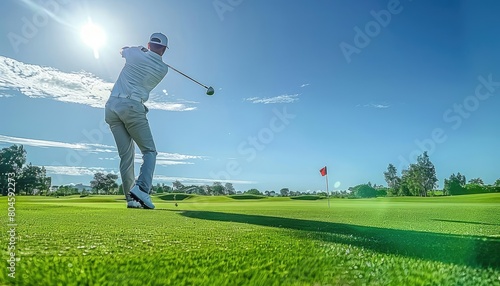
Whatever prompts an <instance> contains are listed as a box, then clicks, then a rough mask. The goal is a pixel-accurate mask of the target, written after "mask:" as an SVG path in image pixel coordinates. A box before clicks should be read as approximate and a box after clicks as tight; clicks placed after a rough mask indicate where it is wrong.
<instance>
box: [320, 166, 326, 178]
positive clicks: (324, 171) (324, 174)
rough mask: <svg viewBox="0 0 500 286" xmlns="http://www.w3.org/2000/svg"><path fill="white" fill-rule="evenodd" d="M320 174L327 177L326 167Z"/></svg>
mask: <svg viewBox="0 0 500 286" xmlns="http://www.w3.org/2000/svg"><path fill="white" fill-rule="evenodd" d="M319 172H320V173H321V176H326V174H327V173H326V166H324V167H323V168H321V170H319Z"/></svg>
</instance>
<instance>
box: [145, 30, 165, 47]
mask: <svg viewBox="0 0 500 286" xmlns="http://www.w3.org/2000/svg"><path fill="white" fill-rule="evenodd" d="M149 42H150V43H152V44H157V45H160V46H164V47H167V49H168V39H167V36H165V35H163V34H162V33H153V34H152V35H151V37H149Z"/></svg>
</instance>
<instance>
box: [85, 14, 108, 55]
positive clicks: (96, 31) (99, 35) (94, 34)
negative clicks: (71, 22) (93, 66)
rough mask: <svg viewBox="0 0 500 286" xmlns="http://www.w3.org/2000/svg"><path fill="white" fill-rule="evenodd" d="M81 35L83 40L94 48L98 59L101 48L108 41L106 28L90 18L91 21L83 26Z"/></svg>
mask: <svg viewBox="0 0 500 286" xmlns="http://www.w3.org/2000/svg"><path fill="white" fill-rule="evenodd" d="M80 35H81V37H82V40H83V42H84V43H85V44H87V45H88V46H89V47H91V48H92V49H93V50H94V57H95V58H96V59H98V58H99V48H100V47H102V46H103V45H104V44H105V42H106V34H105V33H104V30H103V29H101V27H99V26H98V25H96V24H94V23H92V21H90V20H89V22H87V24H85V25H84V26H83V27H82V29H81V32H80Z"/></svg>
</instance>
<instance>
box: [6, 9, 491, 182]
mask: <svg viewBox="0 0 500 286" xmlns="http://www.w3.org/2000/svg"><path fill="white" fill-rule="evenodd" d="M0 5H1V9H2V11H9V13H4V14H5V15H4V16H3V17H2V19H0V22H1V25H0V32H1V33H0V34H1V35H2V37H1V38H0V56H1V58H0V71H1V73H0V116H1V122H2V124H1V125H0V147H2V148H3V147H7V146H10V145H12V144H14V143H18V144H19V143H22V144H23V145H25V147H26V149H27V150H28V161H29V162H32V163H33V164H34V165H40V166H45V167H46V168H47V170H48V174H49V175H50V176H52V178H53V183H54V184H68V183H84V184H88V183H89V181H90V180H91V179H92V174H93V173H94V172H97V171H103V172H114V173H117V172H118V158H117V154H116V148H115V147H114V141H113V138H112V135H111V133H110V132H109V130H108V129H107V126H106V125H105V123H104V118H103V117H104V110H103V106H104V103H105V101H106V99H107V97H108V96H109V90H110V88H111V87H112V84H113V83H114V81H115V80H116V78H117V77H118V74H119V72H120V70H121V68H122V67H123V64H124V60H123V59H122V58H121V57H120V55H119V53H118V51H119V49H120V48H121V47H123V46H134V45H146V43H147V41H148V37H149V35H150V34H151V33H153V32H163V33H165V34H166V35H167V36H168V37H169V41H170V42H169V46H170V49H169V50H168V51H167V53H166V54H165V55H164V57H163V59H164V61H165V62H167V63H169V64H171V65H172V66H174V67H176V68H178V69H180V70H181V71H183V72H185V73H187V74H189V75H190V76H192V77H194V78H196V79H198V80H199V81H201V82H203V83H205V84H207V85H212V86H213V87H214V88H215V90H216V93H215V95H214V96H213V97H208V96H206V95H205V92H204V90H203V88H201V87H199V86H197V85H196V84H193V83H192V82H190V81H189V80H187V79H185V78H184V77H182V76H180V75H178V74H176V73H175V72H174V71H170V72H169V73H168V74H167V76H166V78H165V79H164V80H163V81H162V82H161V83H160V84H159V85H158V87H157V88H156V89H155V90H154V91H153V92H152V95H151V100H150V101H148V102H147V103H146V105H147V106H148V107H150V112H149V115H148V116H149V120H150V124H151V129H152V132H153V135H154V137H155V140H156V145H157V148H158V151H159V157H158V164H157V168H156V172H155V183H156V182H160V183H166V184H171V182H172V181H173V180H176V179H178V180H180V181H181V182H183V183H184V184H210V185H211V184H212V183H213V182H214V181H220V182H232V183H233V185H234V186H235V188H236V189H237V190H241V191H245V190H248V189H250V188H257V189H259V190H261V191H265V190H275V191H279V189H281V188H283V187H288V188H290V189H291V190H296V191H307V190H321V189H324V188H325V181H324V178H322V177H321V175H320V173H319V169H320V168H322V167H323V166H325V165H326V166H328V170H329V181H330V189H331V190H334V189H337V190H343V189H347V188H348V187H350V186H355V185H357V184H361V183H366V182H368V181H370V182H372V183H376V184H384V185H385V181H384V177H383V172H384V171H385V170H386V169H387V166H388V164H389V163H392V164H394V165H395V166H396V167H397V168H398V171H399V172H400V171H401V169H402V168H406V167H407V164H408V163H413V162H414V161H415V157H416V155H419V154H421V153H422V152H423V151H424V150H427V151H428V152H429V155H430V159H431V161H432V162H433V163H434V165H435V167H436V171H437V176H438V179H439V184H440V186H442V184H443V182H444V179H445V178H448V177H449V176H450V175H451V174H452V173H456V172H461V173H462V174H464V175H465V176H466V177H467V179H472V178H477V177H480V178H482V179H483V180H484V181H485V183H488V184H491V183H493V182H494V181H495V180H496V179H498V178H500V172H499V171H498V170H500V153H499V152H498V146H500V134H499V131H498V126H500V113H499V112H498V106H499V103H500V99H499V93H500V84H497V83H496V82H500V65H499V63H500V54H499V53H498V51H499V50H500V39H499V38H498V34H499V32H500V19H499V18H498V17H497V16H498V11H499V8H500V3H498V2H496V1H480V2H478V3H476V2H473V1H423V0H421V1H410V0H401V1H395V0H390V1H387V0H385V1H382V0H380V1H298V0H297V1H278V0H276V1H264V0H253V1H245V0H240V1H227V0H216V1H213V0H207V1H201V0H200V1H180V0H175V1H174V0H171V1H140V2H138V1H83V0H81V1H80V0H49V1H35V0H30V1H28V0H23V1H14V0H8V1H2V3H1V4H0ZM47 11H48V12H47ZM49 14H50V16H49ZM88 19H91V20H92V22H93V23H95V24H97V25H99V26H100V27H101V28H102V29H103V30H104V31H105V33H106V36H107V39H106V43H105V45H104V46H102V47H101V48H100V49H99V58H98V59H96V58H95V57H94V54H93V51H92V49H91V48H90V47H88V46H86V45H85V44H84V43H83V41H82V39H81V36H80V29H81V27H82V25H84V24H85V23H86V22H88ZM346 47H348V48H346ZM488 82H489V83H488ZM137 162H138V163H137V168H136V170H138V167H139V162H140V158H139V157H138V160H137Z"/></svg>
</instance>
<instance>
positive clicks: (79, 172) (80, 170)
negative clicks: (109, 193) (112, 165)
mask: <svg viewBox="0 0 500 286" xmlns="http://www.w3.org/2000/svg"><path fill="white" fill-rule="evenodd" d="M45 170H46V171H47V174H48V175H65V176H94V174H95V173H98V172H101V173H106V174H107V173H112V174H116V175H118V173H117V172H116V170H115V169H105V168H100V167H76V166H45Z"/></svg>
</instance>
